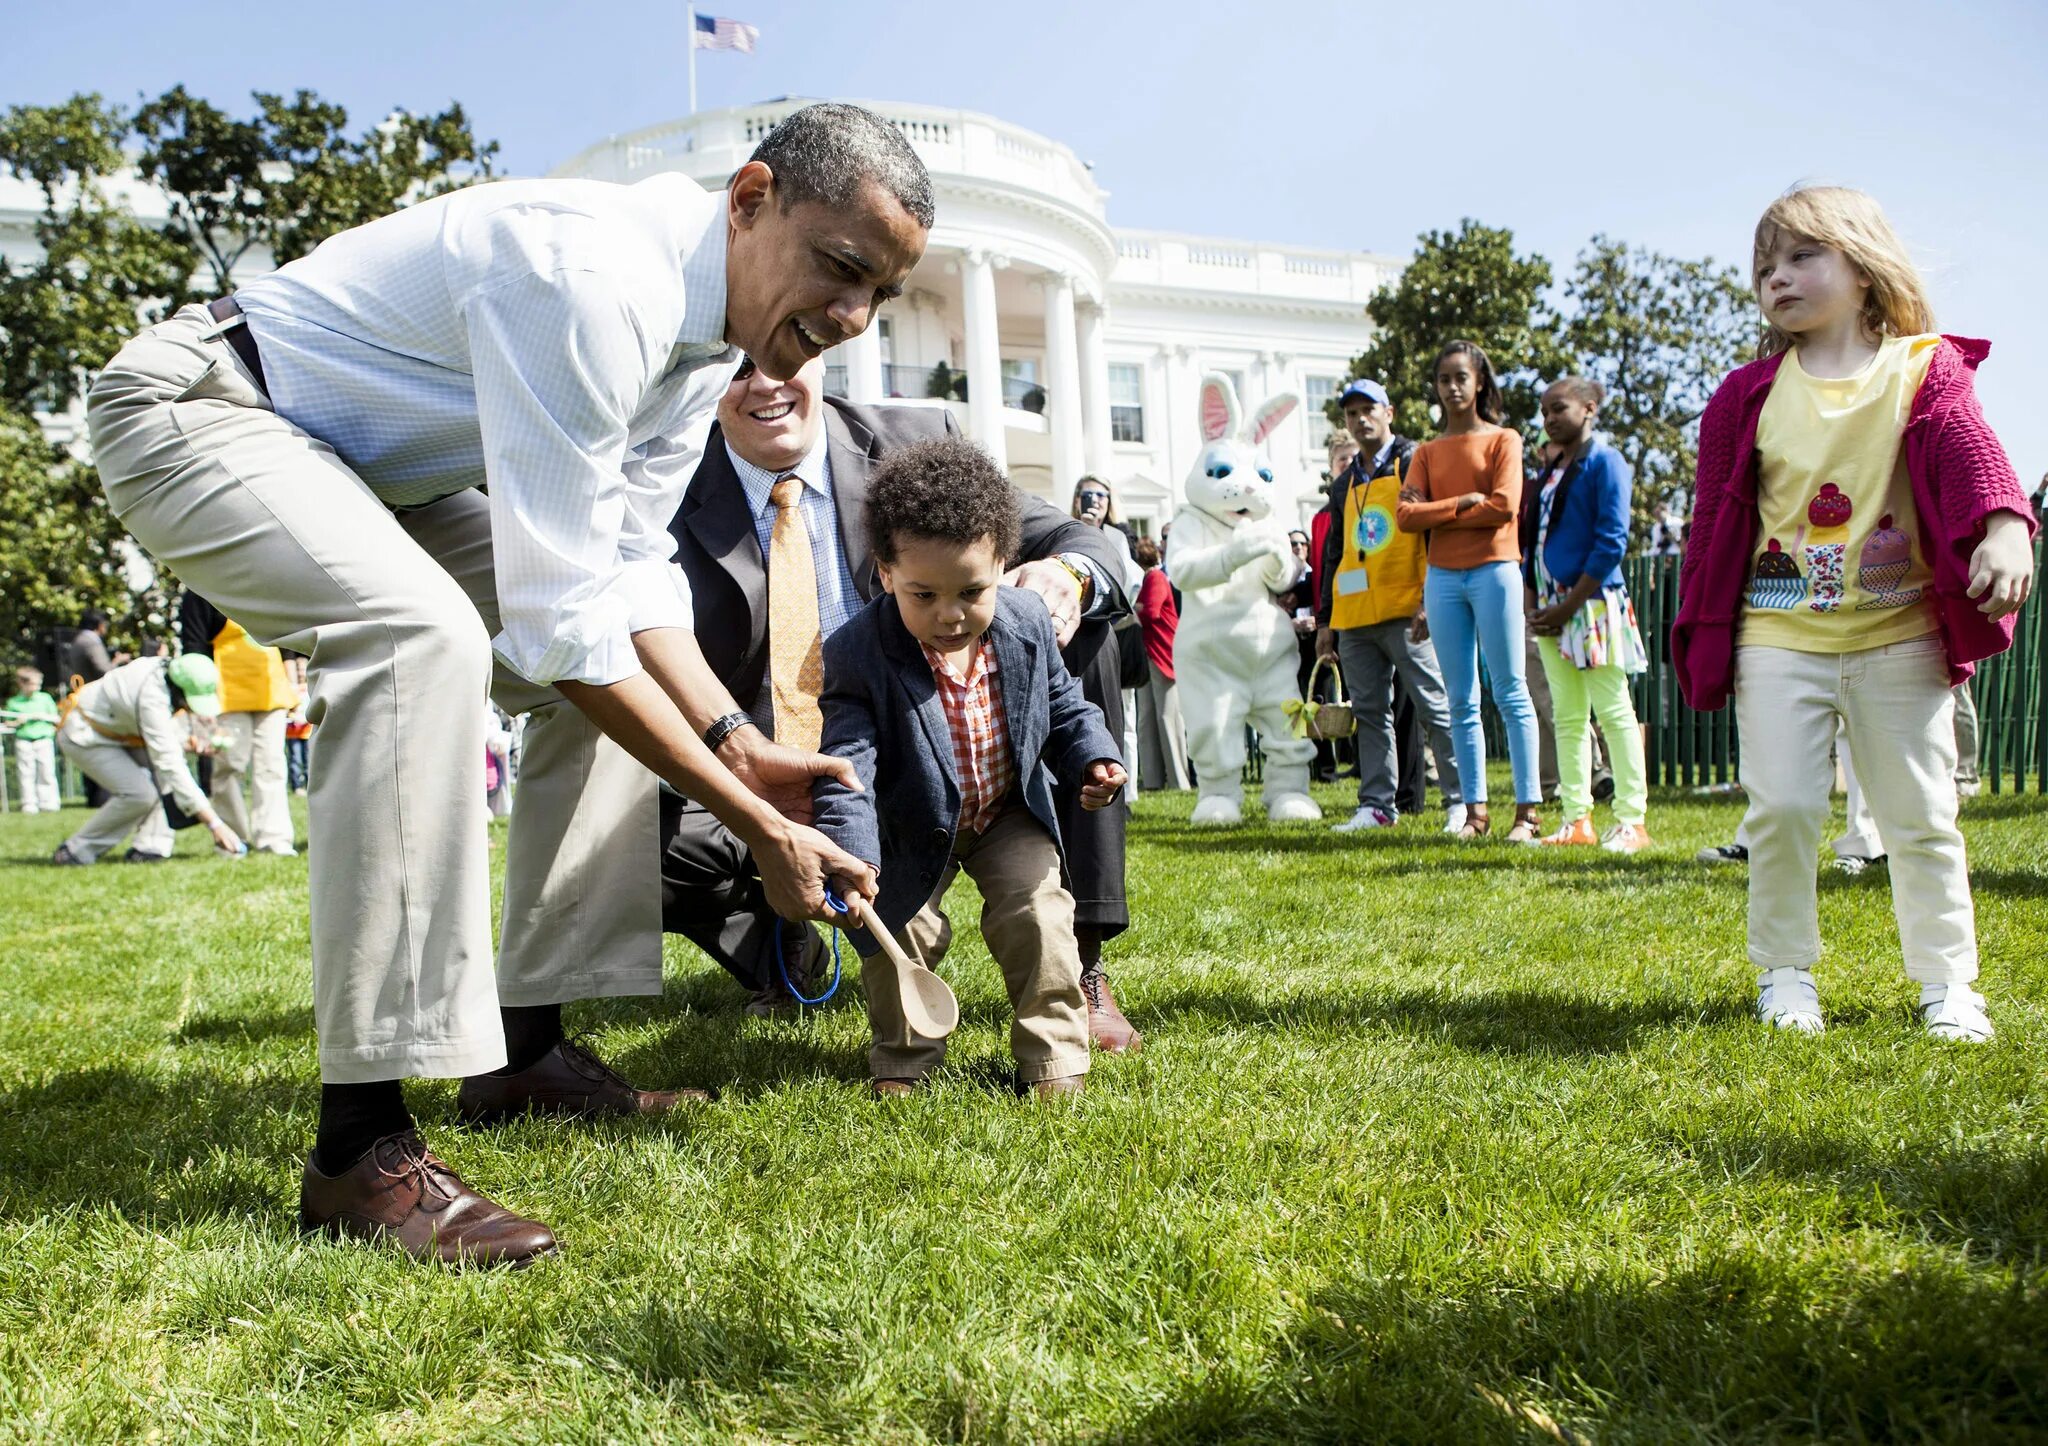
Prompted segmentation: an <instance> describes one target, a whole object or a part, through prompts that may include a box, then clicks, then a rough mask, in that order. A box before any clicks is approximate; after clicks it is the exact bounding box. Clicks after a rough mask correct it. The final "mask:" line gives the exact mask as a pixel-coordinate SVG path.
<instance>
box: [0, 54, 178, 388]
mask: <svg viewBox="0 0 2048 1446" xmlns="http://www.w3.org/2000/svg"><path fill="white" fill-rule="evenodd" d="M126 134H127V118H126V116H125V115H124V114H123V113H122V112H121V111H120V110H118V109H116V108H114V107H112V106H109V105H107V104H106V103H105V102H104V101H102V100H101V99H100V97H98V96H97V95H78V96H73V97H72V98H71V99H70V100H68V101H65V102H63V103H62V104H60V105H53V106H14V107H12V108H10V109H9V110H8V111H7V113H6V114H5V115H4V116H0V165H5V166H6V167H7V168H8V169H9V170H11V171H13V172H14V174H15V175H17V176H19V177H21V178H22V179H24V180H27V181H30V182H33V183H34V184H35V185H36V186H38V187H40V188H41V190H42V193H43V213H42V215H41V217H39V218H38V220H37V222H36V240H37V242H38V243H39V245H40V246H41V248H42V255H41V256H40V257H38V258H37V259H35V260H33V261H30V262H26V263H15V262H9V261H7V260H5V259H4V258H0V403H5V404H9V405H12V406H13V407H15V408H17V409H20V410H23V411H28V410H32V409H34V408H38V407H41V408H46V409H49V410H61V409H62V408H63V407H64V406H66V405H67V404H69V403H70V402H71V401H72V400H73V399H75V398H76V397H77V396H78V394H79V393H80V391H81V390H82V389H83V387H84V384H85V378H86V377H87V376H88V375H89V374H90V373H92V372H94V371H97V370H98V369H99V368H100V367H101V366H103V365H105V364H106V360H107V358H108V357H110V356H112V355H113V354H114V352H115V351H116V350H117V349H118V348H119V347H120V345H121V343H122V342H123V341H126V340H127V339H128V337H129V336H131V335H132V334H133V333H134V332H135V331H136V330H137V328H138V327H140V326H142V325H145V324H147V323H148V322H151V321H154V320H156V319H157V318H159V317H161V316H163V315H164V314H166V313H167V312H168V311H170V310H171V309H173V308H174V307H176V306H177V305H178V304H179V303H180V302H181V301H183V300H184V298H185V296H186V283H187V281H188V279H189V278H190V276H191V274H192V269H193V258H192V255H191V252H190V251H189V250H188V249H187V248H186V247H185V246H184V245H183V244H182V243H181V242H180V241H179V240H178V239H177V238H176V237H173V236H169V235H166V234H165V233H164V232H162V231H160V230H158V229H157V228H155V227H153V226H150V225H147V224H146V223H144V222H142V221H140V220H138V219H137V218H136V217H135V215H134V214H133V213H132V212H130V211H129V210H128V208H127V207H126V206H125V205H123V204H121V203H120V202H119V201H118V200H115V199H113V198H112V197H111V196H110V195H109V194H108V190H107V185H106V182H107V180H108V179H109V178H110V177H111V176H113V175H114V174H116V173H117V172H118V171H119V170H120V168H121V166H122V152H121V144H122V140H123V138H124V137H125V135H126Z"/></svg>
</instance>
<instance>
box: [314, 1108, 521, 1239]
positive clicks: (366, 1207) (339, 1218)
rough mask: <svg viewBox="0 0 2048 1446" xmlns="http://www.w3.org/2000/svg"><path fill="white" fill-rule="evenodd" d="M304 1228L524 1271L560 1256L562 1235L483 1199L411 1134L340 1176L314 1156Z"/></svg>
mask: <svg viewBox="0 0 2048 1446" xmlns="http://www.w3.org/2000/svg"><path fill="white" fill-rule="evenodd" d="M299 1229H300V1230H302V1231H304V1232H306V1233H307V1234H309V1235H311V1234H316V1233H317V1234H324V1235H332V1236H335V1237H336V1238H338V1239H347V1240H368V1241H373V1242H376V1243H380V1244H383V1243H389V1244H393V1245H396V1246H397V1247H398V1248H399V1249H401V1250H403V1251H404V1252H405V1253H406V1254H408V1255H410V1256H411V1257H412V1258H413V1259H415V1260H422V1261H426V1260H436V1261H439V1262H441V1263H442V1264H444V1265H510V1266H514V1267H517V1266H521V1265H525V1264H527V1263H528V1262H529V1261H532V1260H535V1259H537V1258H538V1257H540V1256H543V1255H552V1254H554V1252H555V1232H554V1231H552V1230H550V1229H548V1228H547V1226H545V1225H543V1224H541V1223H540V1222H539V1221H538V1220H528V1219H527V1218H526V1217H524V1216H523V1215H515V1214H513V1213H512V1212H511V1211H510V1210H507V1209H506V1208H505V1207H504V1206H502V1205H500V1204H498V1203H497V1202H496V1201H495V1200H490V1199H487V1198H486V1197H484V1196H482V1195H479V1194H478V1193H477V1192H476V1191H474V1190H472V1189H471V1188H470V1187H469V1186H468V1185H467V1184H466V1183H464V1181H463V1179H462V1177H461V1176H460V1175H458V1174H456V1173H455V1172H454V1171H453V1170H451V1169H449V1168H448V1167H447V1166H446V1165H444V1164H442V1163H441V1162H440V1161H439V1160H437V1159H435V1158H434V1155H433V1152H432V1151H430V1150H429V1149H428V1148H427V1147H426V1144H425V1142H423V1141H422V1140H421V1139H420V1137H419V1136H418V1135H417V1134H415V1133H414V1132H413V1131H411V1130H407V1131H405V1132H404V1133H403V1134H397V1135H386V1136H385V1137H384V1138H383V1139H381V1140H379V1141H378V1142H377V1143H376V1144H375V1145H373V1146H371V1147H370V1153H369V1154H367V1155H365V1156H363V1158H362V1159H360V1160H358V1161H356V1163H355V1164H353V1165H351V1166H350V1167H349V1168H348V1169H346V1170H344V1171H342V1172H341V1173H340V1174H339V1175H323V1174H321V1173H320V1170H319V1168H318V1167H317V1166H315V1165H314V1163H313V1160H312V1157H311V1156H308V1157H307V1159H306V1174H305V1178H304V1180H303V1181H302V1182H301V1183H300V1185H299Z"/></svg>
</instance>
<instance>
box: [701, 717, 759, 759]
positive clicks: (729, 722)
mask: <svg viewBox="0 0 2048 1446" xmlns="http://www.w3.org/2000/svg"><path fill="white" fill-rule="evenodd" d="M753 726H754V720H753V718H752V717H751V716H750V715H748V714H746V713H728V714H726V715H725V716H724V717H722V718H714V719H712V720H711V726H710V727H709V728H706V729H705V730H704V746H705V747H706V748H709V749H710V750H711V751H712V752H713V753H716V752H717V751H718V745H719V744H721V743H723V742H725V740H726V739H728V738H730V737H732V735H733V734H735V733H737V732H738V731H739V730H740V729H742V728H751V727H753Z"/></svg>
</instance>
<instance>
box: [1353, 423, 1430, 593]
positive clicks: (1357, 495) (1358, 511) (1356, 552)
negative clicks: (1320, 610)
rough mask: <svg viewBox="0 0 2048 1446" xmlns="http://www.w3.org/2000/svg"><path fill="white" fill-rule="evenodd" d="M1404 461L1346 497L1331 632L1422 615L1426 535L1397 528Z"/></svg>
mask: <svg viewBox="0 0 2048 1446" xmlns="http://www.w3.org/2000/svg"><path fill="white" fill-rule="evenodd" d="M1405 465H1406V464H1405V461H1404V462H1403V463H1401V464H1400V465H1397V466H1396V467H1395V469H1394V471H1393V472H1391V473H1389V474H1388V475H1387V476H1385V477H1375V478H1373V480H1372V481H1370V482H1366V483H1362V484H1361V483H1356V482H1354V483H1353V484H1352V485H1351V486H1350V487H1349V488H1348V489H1346V491H1345V493H1344V533H1343V546H1342V549H1341V550H1340V551H1339V553H1338V556H1337V575H1336V576H1335V577H1333V578H1331V579H1330V626H1331V627H1333V628H1363V627H1370V626H1371V625H1372V624H1374V623H1383V622H1385V621H1387V619H1389V618H1412V617H1414V616H1415V614H1416V613H1418V612H1420V611H1421V610H1422V574H1423V572H1424V571H1425V569H1426V567H1427V565H1428V564H1427V560H1426V556H1425V554H1424V552H1423V543H1422V534H1420V533H1415V532H1403V531H1401V530H1400V529H1399V528H1397V527H1396V526H1394V507H1395V504H1397V503H1398V502H1399V501H1400V500H1401V472H1402V470H1403V469H1404V467H1405Z"/></svg>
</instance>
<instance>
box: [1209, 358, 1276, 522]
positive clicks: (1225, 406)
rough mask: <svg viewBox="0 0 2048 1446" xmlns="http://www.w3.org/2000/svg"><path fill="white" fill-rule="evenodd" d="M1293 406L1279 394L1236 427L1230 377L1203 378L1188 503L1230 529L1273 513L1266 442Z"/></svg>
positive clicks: (1234, 398)
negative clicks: (1198, 442) (1197, 444)
mask: <svg viewBox="0 0 2048 1446" xmlns="http://www.w3.org/2000/svg"><path fill="white" fill-rule="evenodd" d="M1295 405H1296V399H1295V396H1294V394H1293V393H1292V392H1282V393H1281V394H1280V395H1279V396H1277V397H1274V398H1272V399H1271V400H1269V401H1267V402H1265V403H1264V404H1263V405H1261V406H1260V408H1259V409H1258V411H1257V412H1255V413H1253V414H1252V419H1251V421H1250V422H1249V423H1246V424H1245V425H1244V426H1242V427H1240V426H1239V424H1238V423H1239V412H1238V405H1237V393H1236V392H1235V391H1234V390H1232V388H1231V385H1230V380H1229V378H1227V377H1225V376H1223V375H1221V374H1220V373H1217V372H1211V373H1209V374H1208V375H1207V376H1205V377H1203V378H1202V390H1201V418H1202V443H1203V445H1202V450H1201V452H1200V454H1199V455H1198V456H1197V457H1196V458H1195V470H1194V471H1193V472H1192V473H1190V474H1189V475H1188V479H1187V483H1186V486H1185V488H1184V491H1185V492H1186V495H1187V500H1188V506H1190V507H1193V508H1195V509H1196V510H1197V511H1199V512H1204V513H1207V514H1208V515H1209V516H1210V517H1213V518H1215V519H1216V520H1217V521H1218V522H1220V523H1222V524H1223V525H1224V526H1225V527H1232V528H1234V527H1238V526H1241V525H1243V524H1244V523H1247V522H1263V521H1264V520H1265V519H1266V518H1268V517H1270V516H1272V515H1273V501H1274V496H1275V493H1274V487H1273V464H1272V463H1271V462H1270V461H1268V460H1267V458H1266V453H1265V441H1266V438H1267V437H1269V436H1271V435H1272V433H1273V429H1274V428H1275V427H1277V426H1279V425H1280V423H1281V422H1282V421H1283V420H1285V418H1286V417H1287V416H1288V414H1289V413H1291V412H1292V411H1293V410H1294V408H1295Z"/></svg>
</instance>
